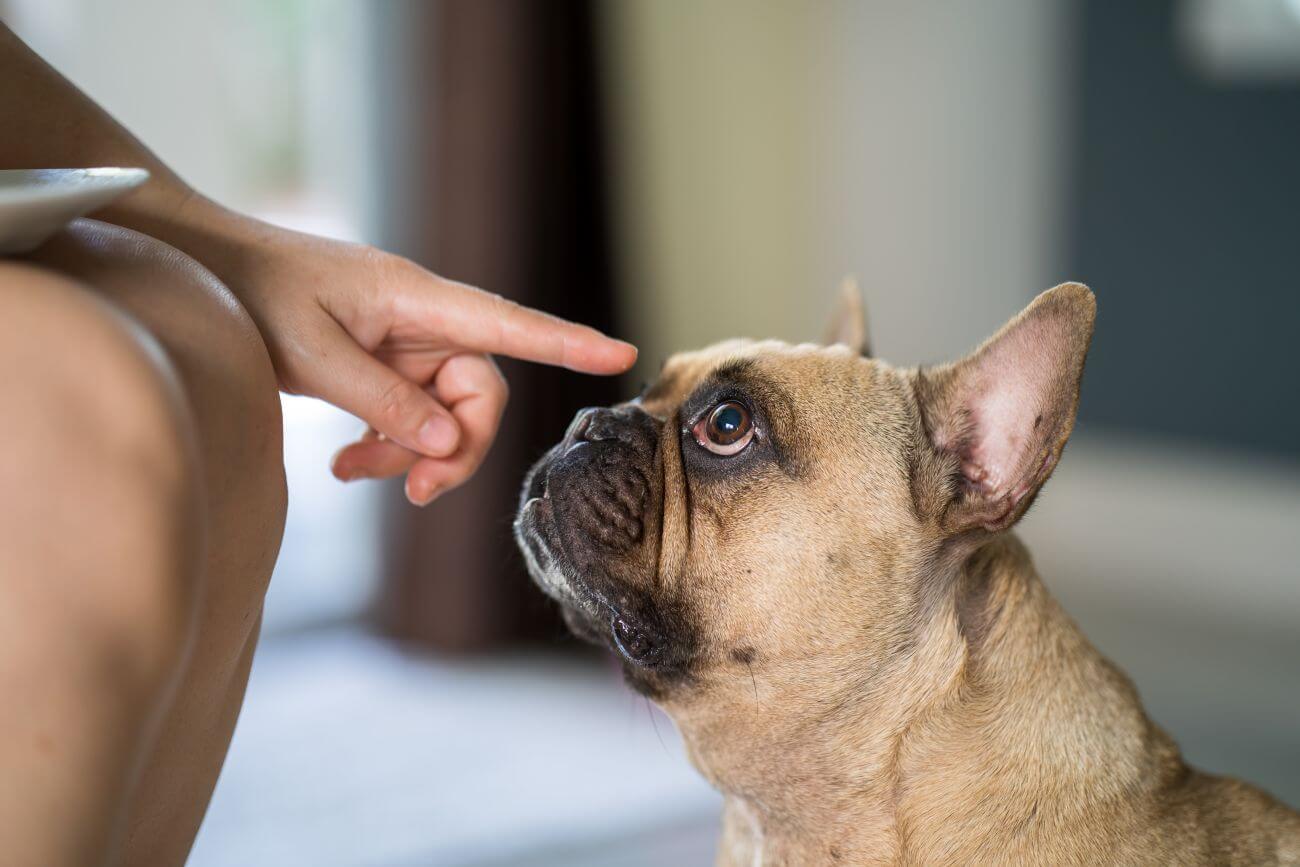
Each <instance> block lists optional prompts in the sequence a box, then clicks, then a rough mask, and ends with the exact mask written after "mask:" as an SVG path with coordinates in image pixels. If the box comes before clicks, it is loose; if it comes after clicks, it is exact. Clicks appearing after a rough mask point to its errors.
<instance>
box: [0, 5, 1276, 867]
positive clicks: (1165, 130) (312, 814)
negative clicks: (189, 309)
mask: <svg viewBox="0 0 1300 867" xmlns="http://www.w3.org/2000/svg"><path fill="white" fill-rule="evenodd" d="M0 11H2V12H3V13H4V16H5V20H6V21H7V22H8V23H9V24H10V25H11V26H12V27H13V28H14V29H15V30H16V31H17V32H18V33H19V35H20V36H22V37H24V38H25V39H26V40H28V41H29V42H30V44H31V45H32V46H33V47H34V48H35V49H36V50H37V51H39V52H41V53H42V54H43V55H44V56H45V57H46V58H47V59H48V60H49V61H50V62H52V63H53V64H54V65H55V66H56V67H58V68H59V69H60V70H62V71H63V72H64V73H65V74H66V75H67V76H69V77H70V78H71V79H72V80H73V81H75V82H76V83H77V84H79V85H80V86H81V87H82V88H83V89H85V90H86V91H88V92H89V93H90V94H91V95H92V96H93V97H94V98H96V99H97V100H99V101H100V102H101V103H102V104H103V105H105V106H106V107H107V108H108V109H109V110H110V111H111V112H113V113H114V114H115V115H117V117H118V118H119V119H121V120H122V121H123V122H124V123H125V124H126V125H127V126H128V127H130V128H131V129H132V130H134V131H135V132H136V133H137V135H139V136H140V137H141V138H142V139H143V140H144V141H145V142H147V143H148V144H149V145H151V146H152V147H153V148H154V149H155V150H156V151H157V152H158V153H159V154H160V155H161V156H162V158H163V159H164V160H166V161H168V162H169V163H170V164H171V165H173V166H174V167H175V168H176V169H177V170H179V171H180V173H181V174H182V175H183V176H185V177H186V178H187V179H188V180H189V181H190V182H191V183H193V184H194V185H195V186H197V187H199V188H200V189H202V190H204V191H205V192H207V193H208V194H209V195H211V196H213V197H215V198H217V199H218V200H221V201H223V202H225V203H227V204H229V205H233V206H236V207H239V208H242V209H245V210H247V211H250V212H252V213H254V214H257V215H260V216H262V217H264V218H266V219H269V220H272V221H275V222H279V223H283V224H287V225H292V226H295V227H300V228H305V229H308V230H311V231H316V232H320V233H324V234H328V235H333V236H337V237H345V238H352V239H358V240H364V241H367V242H371V243H376V244H380V245H382V246H385V247H387V248H390V249H394V250H397V251H399V252H401V253H403V254H405V255H407V256H410V257H412V258H414V259H416V260H417V261H419V262H421V263H423V264H425V265H427V266H429V267H431V268H433V269H434V270H437V271H438V272H440V273H442V274H445V275H447V276H450V277H454V278H457V279H461V280H466V281H469V282H473V283H479V284H482V285H485V286H487V287H489V288H491V289H493V290H495V291H499V292H501V293H503V294H506V295H508V296H511V297H514V298H517V299H519V300H520V301H522V302H524V303H528V304H534V305H537V306H541V307H544V308H546V309H548V310H552V311H554V312H556V313H559V314H561V315H565V316H569V317H572V318H576V319H579V320H583V321H586V322H590V323H592V324H595V325H597V326H600V327H603V328H606V329H609V330H612V331H613V332H614V333H616V334H618V335H619V336H622V337H626V338H628V339H631V340H634V341H635V342H637V343H638V344H639V345H640V346H641V348H642V361H641V363H640V369H639V370H638V371H636V372H635V375H633V376H631V377H629V378H627V379H626V380H625V381H623V382H613V381H593V380H586V379H583V378H580V377H577V376H574V375H571V374H567V373H563V372H557V371H543V370H536V369H527V368H525V367H523V366H519V365H512V366H509V367H508V369H507V374H508V376H509V377H510V378H511V380H512V384H513V393H514V395H515V397H514V402H513V405H512V408H511V410H510V411H509V413H508V414H507V416H506V421H505V425H504V428H503V433H502V436H501V439H500V441H499V442H498V444H497V446H496V447H495V449H494V451H493V454H492V456H491V457H490V459H489V463H488V465H487V466H486V467H485V468H484V471H483V472H482V473H481V474H480V476H479V477H478V478H477V479H476V480H475V481H474V482H473V483H472V484H471V485H469V486H467V487H466V488H465V489H463V490H461V491H457V492H455V493H453V494H450V495H448V496H446V497H444V498H442V499H441V500H439V501H438V502H437V503H436V504H434V505H433V506H431V507H430V508H428V509H426V510H416V509H414V508H411V507H409V506H407V505H406V504H405V502H404V501H403V500H402V498H401V494H400V489H398V488H397V487H395V486H386V485H382V484H373V483H362V484H359V485H354V486H344V485H342V484H340V483H337V482H335V481H334V480H333V479H332V478H331V477H330V476H329V473H328V460H329V456H330V454H331V453H332V451H333V450H334V449H335V448H336V447H337V446H338V445H340V444H341V443H343V442H344V441H346V439H347V438H348V437H349V436H350V435H352V434H353V433H354V432H355V429H356V428H357V427H358V425H357V422H355V421H354V420H353V419H350V418H348V417H346V416H344V415H342V414H340V413H339V412H337V411H335V410H333V409H331V408H329V407H326V406H324V405H322V404H319V403H315V402H312V401H309V400H304V399H299V398H285V418H286V436H287V440H288V441H287V448H286V455H287V461H288V471H289V479H290V496H291V505H290V512H289V524H288V530H287V533H286V536H285V541H284V548H283V556H282V558H281V561H280V564H279V567H278V569H277V572H276V576H275V579H274V581H273V583H272V588H271V592H270V596H269V598H268V600H267V613H266V619H265V627H264V635H263V640H262V645H261V649H260V651H259V656H258V659H257V662H256V664H255V667H254V671H253V676H252V682H251V686H250V689H249V694H248V700H247V704H246V705H245V708H244V713H243V716H242V718H241V720H240V723H239V728H238V730H237V732H236V734H235V739H234V743H233V746H232V749H231V753H230V760H229V764H228V766H227V767H226V769H225V771H224V773H223V776H222V779H221V781H220V784H219V785H218V787H217V792H216V796H215V799H214V801H213V804H212V808H211V812H210V814H209V816H208V818H207V821H206V823H205V825H204V827H203V830H202V832H201V834H200V836H199V840H198V843H197V845H196V847H195V850H194V854H193V857H192V859H191V864H193V865H196V867H208V865H230V864H275V865H291V864H311V865H323V867H329V865H339V867H344V865H347V867H352V865H366V867H370V865H373V867H397V865H417V864H418V865H426V864H439V865H456V867H470V865H475V867H486V865H506V864H511V865H536V867H542V865H588V864H590V865H597V864H599V865H650V864H663V863H680V864H706V863H710V860H711V857H712V851H713V846H714V843H715V839H716V832H717V828H716V826H717V813H718V803H719V802H718V799H717V797H716V796H715V795H714V794H713V793H712V792H711V791H710V790H709V789H708V787H707V786H706V785H705V784H704V783H703V782H702V781H700V780H699V779H698V777H697V776H696V774H695V773H694V771H692V770H691V769H690V768H689V767H688V765H687V763H686V761H685V759H684V758H683V757H682V755H681V749H680V746H679V744H678V741H677V738H676V735H675V733H674V731H673V728H672V725H671V723H670V722H668V721H667V720H666V719H665V718H664V717H662V715H660V714H659V713H658V712H657V711H655V710H653V709H652V708H651V707H650V705H649V704H648V703H646V702H645V701H644V700H642V699H640V698H637V697H635V696H633V695H632V694H630V693H628V692H627V691H626V690H625V689H624V688H623V687H622V686H621V684H620V683H619V680H618V677H617V674H616V672H615V670H614V667H613V666H612V664H610V663H609V662H608V661H607V660H605V659H603V658H601V657H600V656H599V655H596V654H593V653H592V652H589V651H585V650H583V649H581V648H579V647H577V646H575V645H574V643H573V642H572V641H571V640H569V639H567V638H566V637H565V633H564V630H563V628H562V627H560V626H559V625H558V622H557V620H556V618H555V616H554V612H553V611H552V610H551V609H550V607H549V606H548V605H547V604H545V603H543V602H542V600H541V598H540V594H537V593H536V592H534V591H533V589H532V588H531V586H529V585H528V583H527V581H526V578H525V577H524V575H523V572H522V570H521V566H520V563H519V560H518V558H517V556H516V555H515V553H514V548H513V544H512V543H511V542H510V540H509V534H508V531H509V522H510V518H511V515H512V512H513V506H514V500H515V494H516V486H517V484H518V481H519V479H520V478H521V476H522V473H523V470H524V468H525V467H526V466H527V465H528V464H529V463H530V462H531V461H532V460H533V459H534V458H535V457H536V456H537V455H539V454H540V453H541V451H542V450H543V449H544V448H545V447H546V446H547V445H548V444H550V443H551V442H553V441H554V440H555V439H556V438H558V437H559V436H560V434H561V433H562V431H563V428H564V425H565V424H566V422H567V420H568V419H569V418H570V416H571V415H572V413H573V411H574V410H575V409H577V408H578V407H580V406H583V405H587V404H591V403H606V402H611V401H613V400H617V399H620V398H621V397H626V396H627V395H629V394H630V393H632V392H634V391H635V390H636V389H637V387H638V385H639V380H641V379H652V378H653V376H654V373H655V371H656V370H657V369H658V366H659V364H660V362H661V361H662V359H663V358H665V357H666V356H667V355H668V354H670V353H671V352H673V351H675V350H678V349H687V348H693V347H697V346H699V345H702V344H705V343H708V342H711V341H713V340H716V339H720V338H724V337H730V336H736V335H748V336H754V337H769V336H771V337H781V338H785V339H788V340H792V341H802V340H809V339H815V338H816V337H817V336H818V335H819V334H820V333H821V331H822V325H823V320H824V318H825V317H826V315H827V313H828V311H829V310H830V307H831V301H832V297H833V295H834V289H835V287H836V285H837V284H838V282H839V280H840V278H841V277H842V276H844V275H845V274H850V273H852V274H856V275H857V277H858V278H859V281H860V282H861V283H862V285H863V286H864V288H865V289H866V292H867V296H868V301H869V309H870V314H871V321H872V331H873V342H874V344H875V347H876V350H877V354H879V355H880V356H882V357H884V358H887V359H889V360H891V361H894V362H896V363H900V364H907V365H912V364H923V363H930V362H938V361H942V360H945V359H949V358H952V357H955V356H958V355H960V354H962V353H964V352H966V351H967V350H968V349H970V348H971V347H972V346H974V345H975V344H976V343H978V342H979V341H980V340H981V339H982V338H983V337H984V336H986V335H987V334H989V333H991V332H992V331H993V330H994V329H995V328H996V327H997V326H998V325H999V324H1001V323H1002V322H1003V321H1004V320H1005V319H1007V318H1008V317H1010V316H1011V315H1012V314H1014V313H1015V312H1016V311H1017V310H1018V309H1020V307H1021V306H1023V305H1024V304H1025V303H1026V302H1027V301H1028V300H1029V299H1030V298H1031V297H1033V295H1035V294H1036V293H1037V292H1039V291H1041V290H1042V289H1045V288H1047V287H1049V286H1051V285H1054V284H1056V283H1059V282H1061V281H1063V280H1067V279H1077V280H1081V281H1083V282H1086V283H1088V284H1090V285H1091V286H1092V287H1093V288H1094V289H1095V290H1096V292H1097V295H1098V299H1099V303H1100V315H1099V320H1098V325H1097V334H1096V339H1095V342H1094V345H1093V350H1092V354H1091V356H1090V360H1089V367H1088V372H1087V375H1086V377H1085V383H1084V399H1083V406H1082V410H1081V417H1080V421H1079V424H1078V427H1077V432H1076V434H1075V438H1074V441H1073V443H1072V445H1071V447H1070V449H1069V451H1068V452H1067V455H1066V458H1065V459H1064V461H1063V462H1062V464H1061V466H1060V468H1059V470H1058V471H1057V473H1056V476H1055V477H1054V478H1053V480H1052V482H1051V483H1050V484H1049V486H1048V489H1047V492H1046V494H1045V495H1044V496H1043V497H1042V498H1040V500H1039V503H1038V505H1036V506H1035V509H1034V511H1033V512H1032V513H1031V515H1030V516H1029V518H1028V519H1027V520H1026V522H1025V524H1024V525H1023V532H1024V535H1025V536H1026V537H1028V539H1029V542H1030V544H1031V547H1032V548H1033V550H1034V553H1035V557H1036V559H1037V561H1038V563H1039V565H1040V567H1041V569H1042V571H1043V574H1044V576H1045V578H1046V580H1047V583H1048V584H1049V586H1050V587H1051V588H1052V589H1053V591H1054V592H1055V593H1056V594H1057V595H1058V596H1059V597H1060V598H1061V599H1062V600H1063V601H1064V603H1065V605H1066V607H1067V608H1068V609H1069V610H1070V611H1071V612H1072V613H1073V614H1074V615H1075V616H1076V618H1077V619H1078V620H1079V621H1080V622H1081V623H1082V625H1083V626H1084V628H1085V630H1086V631H1087V632H1088V633H1089V634H1090V635H1091V636H1092V638H1093V639H1094V640H1095V641H1096V642H1097V643H1098V644H1099V645H1100V647H1101V648H1102V649H1103V650H1104V651H1105V652H1107V653H1108V654H1109V655H1111V656H1112V657H1113V658H1114V659H1115V660H1116V661H1118V662H1119V663H1120V664H1121V665H1122V666H1123V667H1124V668H1125V669H1127V670H1128V671H1129V672H1130V673H1131V674H1132V675H1133V677H1134V679H1135V680H1136V682H1137V685H1138V688H1139V690H1140V691H1141V693H1142V695H1143V697H1144V698H1145V700H1146V702H1147V705H1148V708H1149V710H1150V711H1151V713H1152V714H1153V716H1154V717H1155V718H1156V719H1157V721H1159V722H1160V723H1161V724H1162V725H1164V726H1165V727H1166V728H1168V729H1169V730H1170V731H1171V732H1172V733H1173V734H1174V736H1175V737H1176V738H1177V739H1178V740H1179V742H1180V743H1181V744H1182V746H1183V747H1184V750H1185V752H1186V754H1187V756H1188V758H1189V759H1190V760H1191V761H1192V762H1193V763H1196V764H1199V765H1201V766H1203V767H1205V768H1207V769H1209V770H1212V771H1216V772H1221V773H1228V774H1234V775H1240V776H1243V777H1246V778H1248V779H1251V780H1253V781H1256V782H1258V783H1260V784H1262V785H1264V786H1265V787H1267V788H1269V789H1270V790H1272V791H1273V792H1274V793H1275V794H1277V795H1278V796H1280V797H1282V798H1283V799H1285V800H1288V801H1289V802H1290V803H1291V804H1292V805H1295V806H1300V633H1298V631H1297V624H1298V623H1300V567H1298V566H1297V563H1300V400H1297V398H1298V397H1300V392H1298V391H1297V387H1296V384H1295V382H1296V374H1297V373H1298V372H1300V370H1298V369H1297V368H1298V367H1300V365H1297V363H1296V360H1295V352H1296V349H1297V342H1296V337H1295V335H1296V333H1297V326H1298V325H1300V292H1298V291H1297V290H1300V285H1297V279H1298V278H1297V275H1298V274H1300V214H1298V213H1297V202H1300V158H1298V155H1300V2H1296V0H1149V2H1144V3H1109V2H1103V0H1096V2H1083V0H1051V2H1043V0H983V2H980V3H952V2H915V0H888V2H844V0H822V2H816V3H796V2H787V0H591V2H578V0H574V2H568V3H564V4H554V3H545V2H541V0H537V2H524V0H441V2H433V0H429V2H417V0H385V2H378V0H376V2H362V0H223V2H199V0H116V2H114V3H112V4H107V3H102V2H98V0H0ZM0 123H4V124H5V127H4V128H5V129H6V134H9V133H8V130H10V129H11V121H5V120H2V119H0Z"/></svg>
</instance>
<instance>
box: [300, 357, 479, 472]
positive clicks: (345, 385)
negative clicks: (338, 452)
mask: <svg viewBox="0 0 1300 867" xmlns="http://www.w3.org/2000/svg"><path fill="white" fill-rule="evenodd" d="M322 356H323V358H322V362H323V363H322V364H318V365H316V366H315V368H314V369H313V371H312V373H313V379H315V380H316V382H315V383H314V384H313V385H314V386H315V387H313V388H311V389H310V393H312V394H314V395H315V396H316V397H319V398H321V399H322V400H324V401H327V402H328V403H332V404H334V405H335V406H337V407H338V408H339V409H342V410H345V411H347V412H350V413H352V414H353V415H355V416H357V417H358V418H360V419H361V420H362V421H364V422H366V423H367V424H368V425H370V426H371V427H372V428H374V429H375V430H377V431H379V432H380V433H381V434H383V435H384V436H386V437H387V438H389V439H390V440H393V441H394V442H396V443H397V444H398V445H401V446H405V447H406V448H408V449H410V450H412V451H414V452H418V453H420V454H422V455H428V456H429V457H434V458H443V457H447V456H448V455H450V454H452V453H453V452H455V451H456V449H457V447H458V446H459V445H460V425H459V424H457V423H456V419H455V418H454V417H453V416H452V414H451V413H450V412H448V411H447V409H446V407H444V406H443V405H442V404H440V403H438V402H437V401H436V400H434V399H433V398H432V397H431V396H430V395H429V394H428V393H427V392H425V390H424V389H422V388H421V387H420V386H418V385H416V384H415V383H414V382H412V381H411V380H409V379H407V378H406V377H404V376H402V375H401V374H399V373H397V371H395V370H393V369H392V368H391V367H389V366H388V365H386V364H384V363H383V362H381V361H379V360H377V359H376V358H375V357H374V356H372V355H371V354H370V353H368V352H366V351H365V350H363V349H362V348H361V347H360V346H358V345H357V344H356V343H354V342H353V341H352V340H351V339H350V338H345V337H342V336H339V337H338V338H336V339H334V340H332V341H331V346H330V347H329V351H328V352H326V353H322Z"/></svg>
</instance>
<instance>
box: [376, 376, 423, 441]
mask: <svg viewBox="0 0 1300 867" xmlns="http://www.w3.org/2000/svg"><path fill="white" fill-rule="evenodd" d="M417 391H418V389H417V388H416V387H415V386H414V385H412V384H411V383H409V382H407V381H406V380H404V379H395V380H393V381H392V382H390V383H388V384H387V385H385V386H384V387H383V389H382V390H381V391H380V392H379V395H378V396H377V398H376V399H375V421H376V422H377V423H378V424H377V426H380V427H381V429H382V427H388V428H389V429H393V428H397V427H400V426H401V424H402V422H403V421H405V420H406V418H407V417H408V416H409V414H410V408H411V403H412V401H414V400H415V399H416V396H415V392H417Z"/></svg>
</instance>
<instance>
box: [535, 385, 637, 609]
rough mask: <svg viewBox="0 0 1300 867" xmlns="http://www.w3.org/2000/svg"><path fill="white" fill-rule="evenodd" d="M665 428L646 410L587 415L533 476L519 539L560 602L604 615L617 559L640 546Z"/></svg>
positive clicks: (633, 408) (545, 587)
mask: <svg viewBox="0 0 1300 867" xmlns="http://www.w3.org/2000/svg"><path fill="white" fill-rule="evenodd" d="M657 437H658V422H657V421H656V420H655V419H654V418H653V417H652V416H650V415H649V414H647V413H646V412H645V411H644V410H642V409H641V408H640V407H638V406H633V405H629V406H621V407H615V408H612V409H605V408H592V409H584V410H581V411H580V412H579V413H578V414H577V416H576V417H575V418H574V420H573V423H572V424H570V425H569V429H568V431H567V432H566V433H565V436H564V439H563V440H562V441H561V442H560V444H559V445H557V446H556V447H555V448H553V449H551V451H550V452H548V453H547V454H546V456H545V457H543V458H542V459H541V460H540V461H538V462H537V464H536V465H535V466H534V467H533V468H532V470H531V471H530V472H529V474H528V477H527V478H526V479H525V482H524V490H523V495H522V498H521V502H520V506H519V514H518V517H517V518H516V520H515V535H516V538H517V539H518V541H519V545H520V548H521V549H522V550H523V552H524V556H525V558H526V559H527V560H528V565H529V569H530V571H531V572H532V574H533V577H534V579H535V580H536V581H537V582H538V583H539V584H540V585H541V586H542V589H543V590H545V591H546V592H547V593H548V594H550V595H551V596H553V597H555V598H556V599H558V600H559V601H560V602H563V603H567V604H570V605H577V606H579V607H581V608H582V609H584V611H586V613H588V614H589V615H593V616H602V617H603V615H605V614H606V613H607V612H605V611H602V610H601V609H608V608H610V607H612V606H610V605H609V604H608V601H607V600H606V599H605V598H604V597H605V596H606V593H605V589H604V586H603V585H605V584H607V583H608V582H607V581H605V580H602V579H605V578H608V574H609V566H610V561H611V558H617V557H619V556H620V555H623V554H626V553H628V552H629V551H631V550H632V549H634V548H635V547H636V546H637V545H639V544H640V543H641V542H642V540H643V537H644V534H645V527H646V519H647V515H646V509H647V508H648V507H649V500H650V480H649V477H648V475H647V473H648V471H649V468H650V467H652V466H653V465H654V454H655V449H656V444H657Z"/></svg>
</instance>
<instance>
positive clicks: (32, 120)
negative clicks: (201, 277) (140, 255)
mask: <svg viewBox="0 0 1300 867" xmlns="http://www.w3.org/2000/svg"><path fill="white" fill-rule="evenodd" d="M94 166H131V167H139V168H145V169H148V170H149V180H148V181H147V182H146V183H145V184H144V185H143V186H141V187H140V188H139V189H137V190H134V191H132V192H131V193H129V194H127V195H126V196H123V197H122V198H121V199H119V200H117V201H116V202H114V203H113V204H112V205H110V206H109V207H107V208H105V209H103V210H101V211H99V212H96V213H95V214H94V217H95V218H96V219H101V220H105V221H107V222H110V223H116V224H118V225H120V226H125V227H127V228H131V229H136V230H138V231H142V232H145V233H146V234H149V235H152V236H154V237H156V238H158V239H160V240H162V241H166V242H167V243H169V244H172V245H173V246H176V247H179V248H180V249H183V250H185V251H186V252H187V253H189V254H190V255H192V256H194V257H195V258H196V259H198V260H199V261H201V262H203V263H204V264H205V265H208V267H209V268H212V270H214V271H217V272H218V273H219V272H220V271H221V270H222V267H221V262H220V260H221V259H223V258H224V255H223V254H225V253H227V251H228V248H229V247H230V246H231V243H232V242H231V241H230V240H229V239H230V238H232V237H233V236H235V235H244V234H247V233H249V232H254V231H256V229H257V228H258V227H257V224H256V221H253V220H249V219H247V218H241V217H239V216H237V215H235V214H233V213H231V212H229V211H227V210H225V209H224V208H221V207H219V206H217V205H216V204H214V203H213V202H211V201H209V200H206V199H204V198H203V197H202V196H199V195H198V194H197V193H195V191H194V190H192V189H191V188H190V187H189V186H188V185H187V184H186V183H185V182H184V181H183V180H182V179H181V178H180V177H179V176H178V175H177V174H176V173H175V172H173V171H172V170H171V169H169V168H168V167H167V166H166V165H165V164H164V163H163V162H162V160H160V159H159V158H158V157H157V156H155V155H154V154H153V153H152V152H151V151H150V150H149V149H148V148H147V147H145V146H144V144H142V143H141V142H140V141H139V139H137V138H136V137H135V136H133V135H132V134H131V133H130V132H129V131H128V130H127V129H126V128H125V127H123V126H122V125H121V124H120V123H118V122H117V121H116V120H114V119H113V117H112V116H111V115H110V114H109V113H108V112H106V111H105V110H104V109H102V108H101V107H100V106H98V105H97V104H96V103H95V102H94V101H93V100H92V99H90V97H88V96H86V94H84V93H82V92H81V91H80V90H78V89H77V88H76V86H74V85H73V84H72V82H70V81H68V80H67V79H66V78H64V77H63V76H62V75H60V74H59V73H58V71H57V70H55V69H54V68H53V67H51V66H50V65H49V64H48V63H46V62H45V61H44V60H42V59H41V58H40V57H39V56H38V55H37V54H36V53H35V52H34V51H32V50H31V49H30V48H28V47H27V46H26V45H25V44H24V43H23V42H22V40H20V39H19V38H18V37H17V36H16V35H14V33H13V32H12V31H11V30H9V28H8V27H6V26H4V25H3V23H0V168H9V169H34V168H90V167H94Z"/></svg>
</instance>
